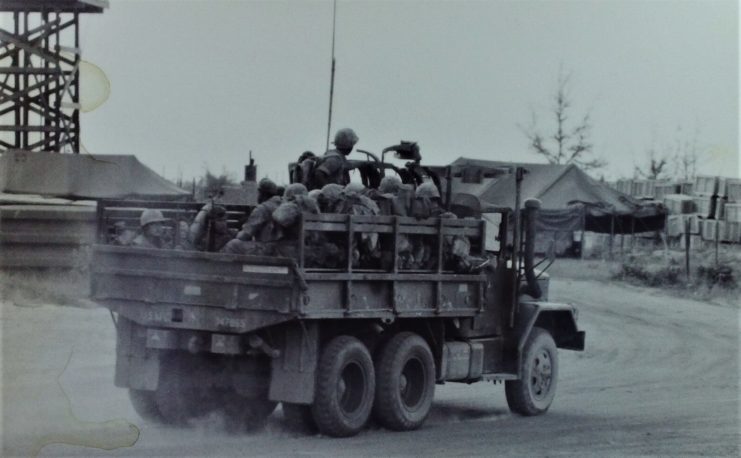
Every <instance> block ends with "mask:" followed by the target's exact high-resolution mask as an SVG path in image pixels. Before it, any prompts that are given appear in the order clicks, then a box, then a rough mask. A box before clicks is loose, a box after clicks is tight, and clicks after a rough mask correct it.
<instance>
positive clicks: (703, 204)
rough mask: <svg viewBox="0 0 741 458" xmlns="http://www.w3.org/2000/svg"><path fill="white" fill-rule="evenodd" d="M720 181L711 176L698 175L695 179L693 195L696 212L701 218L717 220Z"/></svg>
mask: <svg viewBox="0 0 741 458" xmlns="http://www.w3.org/2000/svg"><path fill="white" fill-rule="evenodd" d="M719 186H720V179H719V178H718V177H713V176H705V175H698V176H696V177H695V183H694V186H693V195H694V200H695V207H696V208H697V212H698V213H699V214H700V216H702V217H703V218H709V219H719V218H718V216H719V215H720V209H719V204H718V202H719V199H718V189H719Z"/></svg>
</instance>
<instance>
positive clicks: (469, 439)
mask: <svg viewBox="0 0 741 458" xmlns="http://www.w3.org/2000/svg"><path fill="white" fill-rule="evenodd" d="M588 270H589V269H588ZM571 277H576V278H565V279H562V280H560V281H559V280H556V281H553V284H552V288H551V299H552V300H559V301H567V302H573V303H575V304H577V305H579V306H580V312H581V313H580V325H581V326H582V327H583V328H584V329H585V330H586V331H587V350H586V351H585V352H583V353H574V352H567V351H562V352H561V374H560V381H559V387H558V393H557V395H556V399H555V401H554V404H553V406H552V407H551V410H550V411H549V412H548V413H547V414H546V415H544V416H541V417H535V418H522V417H517V416H513V415H511V414H510V413H509V412H508V410H507V404H506V401H505V399H504V390H503V388H502V386H501V385H492V384H491V383H485V384H475V385H471V386H466V385H457V384H447V385H445V386H438V387H437V393H436V402H435V404H434V407H433V412H432V414H431V417H430V418H429V420H428V422H427V423H426V424H425V426H424V427H423V428H422V429H421V430H419V431H416V432H409V433H392V432H388V431H385V430H381V429H370V430H367V431H365V432H363V433H362V434H360V435H358V436H357V437H354V438H350V439H329V438H324V437H319V436H302V435H299V434H296V433H293V432H289V431H287V430H286V429H285V428H284V426H283V423H282V415H281V412H280V410H278V411H276V412H275V413H274V414H273V416H272V417H271V419H270V422H269V424H268V426H267V428H266V430H265V431H263V432H261V433H257V434H252V435H242V436H230V435H227V434H226V433H224V432H222V431H221V430H220V428H219V419H218V418H212V419H206V420H203V421H201V422H200V423H199V424H198V425H196V426H195V427H194V428H193V429H188V430H186V429H177V428H170V427H164V426H159V425H156V424H151V423H147V422H144V421H143V420H141V419H139V418H138V417H137V416H136V414H135V413H134V411H133V409H132V407H131V406H130V405H129V401H128V398H127V394H126V392H125V391H124V390H122V389H118V388H115V387H114V386H113V363H114V346H115V343H114V329H113V325H112V323H111V319H110V317H109V315H108V312H107V311H106V310H104V309H83V308H73V307H60V306H52V305H42V306H38V305H37V304H33V303H26V304H24V306H18V305H15V304H13V303H11V302H10V301H8V300H6V301H4V302H3V303H2V333H3V334H2V356H3V367H2V374H3V378H2V394H3V397H2V401H3V406H2V420H3V427H2V429H3V433H4V434H3V456H27V455H30V454H33V453H35V452H37V451H39V450H40V455H41V456H59V455H67V456H78V455H95V456H108V455H116V456H129V455H138V456H141V455H152V456H184V455H190V456H204V455H208V456H214V455H229V456H262V455H272V456H287V455H314V456H328V455H334V456H336V455H345V456H347V455H351V456H402V455H405V456H408V455H415V456H495V455H500V456H502V455H513V456H555V455H566V456H579V455H582V456H586V455H590V456H594V455H599V456H618V455H662V456H673V455H678V454H688V455H710V456H721V455H730V456H738V453H739V441H740V435H739V426H740V421H739V415H740V412H739V393H740V391H739V376H740V374H739V307H738V304H725V305H723V304H721V305H718V304H713V303H707V302H698V301H694V300H687V299H682V298H676V297H673V296H672V297H670V296H667V295H665V294H664V293H661V292H660V291H656V290H649V289H647V288H638V287H633V286H626V285H620V284H616V283H614V282H613V283H610V282H607V281H604V280H601V279H600V276H599V275H592V276H589V275H572V276H571ZM562 278H563V277H562ZM580 278H581V279H580ZM44 444H49V445H46V446H44ZM69 444H72V445H69ZM81 445H87V447H84V446H81ZM42 446H43V448H41V447H42ZM106 449H110V450H106Z"/></svg>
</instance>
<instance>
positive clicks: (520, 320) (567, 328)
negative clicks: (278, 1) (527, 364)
mask: <svg viewBox="0 0 741 458" xmlns="http://www.w3.org/2000/svg"><path fill="white" fill-rule="evenodd" d="M577 318H578V312H577V309H576V308H575V307H574V306H573V305H571V304H564V303H558V302H540V301H536V300H525V301H520V303H519V313H518V315H517V321H516V322H515V333H516V335H517V336H518V347H517V349H518V352H519V353H520V354H521V353H522V349H523V347H524V345H525V342H526V341H527V339H528V337H529V336H530V332H531V331H532V329H533V327H535V326H537V327H539V328H542V329H545V330H546V331H548V332H549V333H550V334H551V336H552V337H553V340H554V341H555V342H556V346H557V347H558V348H563V349H565V350H577V351H582V350H584V341H585V336H586V334H585V332H584V331H580V330H579V329H578V327H577V324H576V322H577Z"/></svg>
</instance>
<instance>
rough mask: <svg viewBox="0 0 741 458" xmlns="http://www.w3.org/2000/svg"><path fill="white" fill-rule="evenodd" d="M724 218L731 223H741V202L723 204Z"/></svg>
mask: <svg viewBox="0 0 741 458" xmlns="http://www.w3.org/2000/svg"><path fill="white" fill-rule="evenodd" d="M723 211H724V213H725V214H724V218H723V219H724V220H725V221H728V222H731V223H741V203H737V204H732V203H728V202H726V204H725V205H724V206H723Z"/></svg>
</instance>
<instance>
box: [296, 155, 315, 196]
mask: <svg viewBox="0 0 741 458" xmlns="http://www.w3.org/2000/svg"><path fill="white" fill-rule="evenodd" d="M317 160H318V158H317V157H316V154H314V153H312V152H311V151H304V152H303V153H301V155H300V156H299V157H298V160H297V161H296V164H295V165H294V166H293V168H292V169H291V183H301V184H303V185H304V186H306V187H307V188H308V189H317V187H316V186H314V184H313V181H314V168H315V167H316V163H317Z"/></svg>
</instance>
